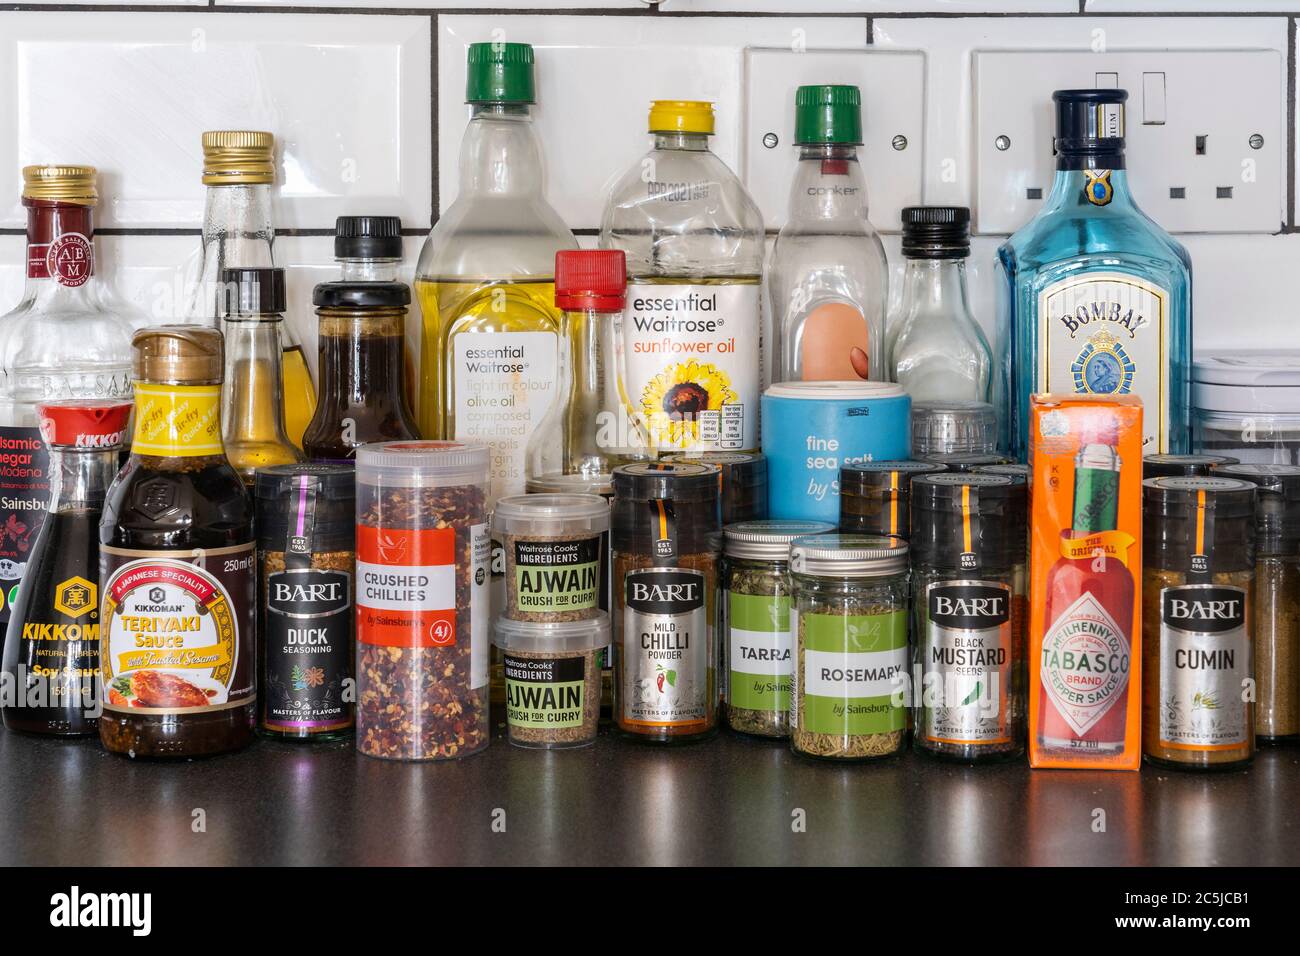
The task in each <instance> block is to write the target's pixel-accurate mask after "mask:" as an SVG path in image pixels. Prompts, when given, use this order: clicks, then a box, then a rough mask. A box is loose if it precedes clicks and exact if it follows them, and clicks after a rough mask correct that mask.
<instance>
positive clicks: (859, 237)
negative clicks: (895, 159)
mask: <svg viewBox="0 0 1300 956" xmlns="http://www.w3.org/2000/svg"><path fill="white" fill-rule="evenodd" d="M795 143H796V145H797V146H798V147H799V165H798V166H797V167H796V168H795V177H794V183H793V185H792V186H791V189H790V213H789V217H788V218H787V219H786V223H785V225H784V226H782V227H781V232H780V234H779V235H778V236H777V237H776V242H775V243H774V244H773V246H772V256H771V259H770V260H769V262H768V267H767V294H768V304H769V306H770V308H771V310H772V320H773V326H774V328H773V332H774V334H773V339H772V347H771V349H770V355H771V369H770V370H769V372H768V381H772V382H788V381H793V380H800V379H802V380H805V381H811V380H831V381H853V380H854V379H859V378H862V379H870V378H874V379H878V380H885V379H886V378H888V374H887V373H888V369H887V367H886V366H885V365H884V363H883V356H884V346H883V336H884V331H885V308H886V303H887V302H888V300H889V289H888V283H889V267H888V265H887V263H886V261H885V247H884V246H883V245H881V242H880V236H878V235H877V234H876V230H875V229H874V228H873V227H872V225H871V222H870V221H869V220H868V219H867V184H866V178H865V177H864V176H863V173H862V166H861V164H860V163H859V162H858V147H859V146H860V145H862V96H861V93H860V92H859V91H858V88H857V87H856V86H801V87H799V90H798V92H796V93H795Z"/></svg>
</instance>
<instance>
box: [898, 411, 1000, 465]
mask: <svg viewBox="0 0 1300 956" xmlns="http://www.w3.org/2000/svg"><path fill="white" fill-rule="evenodd" d="M997 447H998V416H997V412H996V411H994V409H993V406H992V405H990V404H989V403H988V402H939V401H920V402H913V403H912V454H914V455H917V456H919V457H922V458H929V457H930V456H931V455H953V454H991V453H992V452H993V450H994V449H996V448H997Z"/></svg>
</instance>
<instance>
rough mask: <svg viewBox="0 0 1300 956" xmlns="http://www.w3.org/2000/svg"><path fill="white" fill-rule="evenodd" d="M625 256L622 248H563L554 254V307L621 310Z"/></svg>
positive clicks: (625, 275) (563, 309)
mask: <svg viewBox="0 0 1300 956" xmlns="http://www.w3.org/2000/svg"><path fill="white" fill-rule="evenodd" d="M626 289H627V256H626V255H624V254H623V250H621V249H562V250H560V251H559V252H557V253H556V254H555V307H556V308H557V309H561V310H562V311H565V312H572V311H577V310H581V309H591V310H593V311H595V312H621V311H623V302H624V299H625V296H624V293H625V291H626Z"/></svg>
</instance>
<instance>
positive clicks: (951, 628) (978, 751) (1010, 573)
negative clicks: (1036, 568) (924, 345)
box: [910, 472, 1027, 763]
mask: <svg viewBox="0 0 1300 956" xmlns="http://www.w3.org/2000/svg"><path fill="white" fill-rule="evenodd" d="M1026 520H1027V495H1026V485H1025V482H1024V481H1023V480H1020V479H1018V478H1011V477H1008V476H1006V475H987V474H974V473H972V474H960V473H952V472H945V473H943V474H938V475H923V476H922V477H920V478H918V479H916V481H914V482H912V538H911V541H910V544H911V550H912V595H913V598H912V600H913V621H914V628H915V630H914V633H915V634H916V641H915V647H914V650H913V663H914V668H915V674H916V676H917V679H918V681H919V686H917V687H916V688H915V694H914V697H913V706H914V711H915V715H914V721H913V724H914V727H915V732H914V735H913V742H914V744H915V746H916V749H917V750H921V751H924V752H926V753H929V754H932V755H934V756H937V757H946V758H951V759H954V760H960V761H964V762H968V763H982V762H985V761H994V760H1006V759H1009V758H1012V757H1017V756H1019V755H1020V754H1022V753H1024V750H1025V700H1026V696H1025V627H1026V616H1025V613H1024V611H1025V602H1024V595H1023V587H1024V570H1025V557H1026V548H1025V542H1026ZM1018 577H1019V579H1017V578H1018Z"/></svg>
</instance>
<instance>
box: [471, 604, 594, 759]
mask: <svg viewBox="0 0 1300 956" xmlns="http://www.w3.org/2000/svg"><path fill="white" fill-rule="evenodd" d="M493 643H494V644H496V646H497V647H498V648H499V649H500V650H501V655H502V662H503V665H504V668H505V678H506V732H507V734H508V736H509V738H510V742H511V743H512V744H514V745H515V746H517V747H528V748H532V749H538V750H560V749H564V748H568V747H585V746H587V745H588V744H590V743H591V742H592V741H593V740H595V739H596V730H597V728H598V727H599V725H600V664H601V659H602V657H603V656H604V651H605V648H606V647H607V646H609V619H608V618H607V617H604V616H601V617H599V618H595V619H593V620H585V621H556V622H552V623H534V622H529V621H512V620H510V619H509V618H504V617H503V618H498V619H497V622H496V628H495V631H494V634H493Z"/></svg>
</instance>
